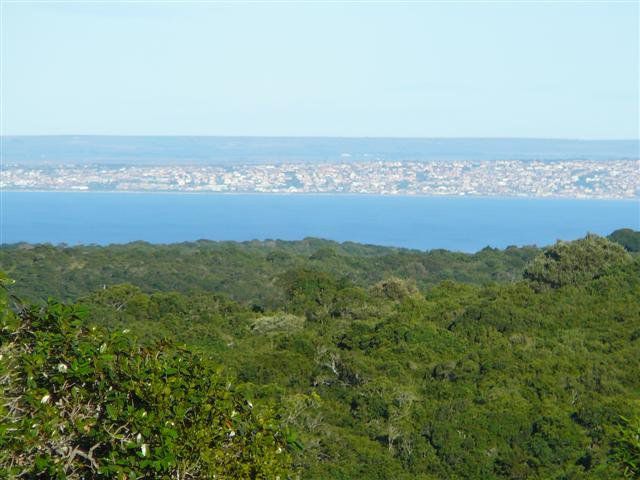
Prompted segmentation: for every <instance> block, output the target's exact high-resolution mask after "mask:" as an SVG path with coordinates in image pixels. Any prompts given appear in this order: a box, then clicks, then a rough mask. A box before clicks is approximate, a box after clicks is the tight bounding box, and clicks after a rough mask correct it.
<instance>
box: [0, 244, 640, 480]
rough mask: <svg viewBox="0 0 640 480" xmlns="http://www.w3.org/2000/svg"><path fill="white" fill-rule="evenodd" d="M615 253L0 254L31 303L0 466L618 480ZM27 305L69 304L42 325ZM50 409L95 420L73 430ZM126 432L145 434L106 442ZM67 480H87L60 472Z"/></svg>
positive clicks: (7, 314)
mask: <svg viewBox="0 0 640 480" xmlns="http://www.w3.org/2000/svg"><path fill="white" fill-rule="evenodd" d="M631 234H633V235H639V234H638V232H631ZM633 235H632V236H633ZM627 236H628V234H627V233H625V242H624V243H623V242H621V243H622V245H623V246H624V248H623V247H621V246H620V245H618V244H616V243H612V242H611V241H608V240H606V239H603V238H601V237H597V236H593V235H590V236H587V237H586V238H584V239H581V240H578V241H575V242H559V243H558V244H556V245H554V246H551V247H549V248H547V249H537V248H535V247H527V248H515V247H513V248H509V249H506V250H503V251H500V250H495V249H485V250H483V251H481V252H478V253H477V254H475V255H464V254H458V253H451V252H446V251H435V252H434V251H432V252H415V251H406V250H398V249H386V248H382V247H372V246H362V245H356V244H335V243H333V242H325V241H321V240H312V239H309V240H306V241H303V242H291V243H290V242H259V243H258V242H249V243H246V244H231V243H222V244H216V243H213V242H197V243H194V244H179V245H166V246H153V245H149V244H142V243H136V244H130V245H124V246H109V247H71V248H69V247H53V246H30V245H16V246H9V247H3V248H2V249H1V250H0V252H1V257H0V258H1V260H2V262H1V263H0V266H1V267H2V268H3V269H4V270H5V271H8V272H9V276H11V277H13V278H14V279H16V280H18V282H17V284H16V285H15V287H14V288H13V291H14V292H20V293H21V295H23V296H26V297H29V298H30V299H32V300H34V301H36V302H39V303H38V304H37V305H36V306H32V307H27V308H24V309H16V306H15V305H14V306H13V307H12V308H9V307H10V305H9V302H8V301H7V300H5V303H4V304H3V310H2V311H3V312H4V313H3V325H4V326H3V330H2V332H3V333H2V335H3V337H2V342H3V343H2V354H3V358H4V359H5V362H4V363H3V364H2V368H3V369H4V370H3V371H2V372H1V373H0V376H3V378H5V379H6V378H7V373H6V372H14V373H13V375H14V376H12V377H11V378H13V379H14V380H12V382H13V383H11V382H9V383H7V381H6V380H5V381H4V383H3V384H2V396H3V397H4V398H3V400H4V401H3V402H2V403H3V404H5V405H6V404H7V403H8V402H7V399H9V400H11V399H15V398H21V400H20V401H22V402H25V403H23V404H21V405H23V407H21V408H22V410H24V411H26V412H29V413H28V417H29V418H30V417H33V418H38V419H39V421H38V422H35V423H37V424H38V426H37V428H35V427H32V426H31V425H32V424H33V422H30V421H28V418H27V417H25V416H20V415H16V414H15V413H11V412H7V411H6V408H5V410H4V411H3V412H2V416H3V418H4V419H5V420H3V424H2V430H0V432H2V440H1V441H2V442H3V443H2V445H1V447H2V448H1V449H0V450H2V452H3V456H2V457H0V461H1V462H2V463H1V465H2V466H3V467H5V468H6V467H7V466H8V465H9V464H10V462H14V464H15V462H16V461H17V460H16V459H18V460H20V461H21V462H22V463H23V464H25V463H26V464H29V460H33V459H37V462H31V465H32V469H33V471H34V472H35V471H37V470H38V469H40V471H44V469H49V470H48V471H49V472H57V474H59V475H62V473H64V472H65V471H64V468H65V465H66V464H67V463H66V462H67V461H68V458H69V454H70V452H72V451H73V449H74V448H77V449H79V450H80V451H81V452H82V453H84V454H85V455H87V454H89V453H90V454H91V458H92V459H93V460H95V461H96V464H97V465H100V468H102V472H103V473H102V475H103V476H104V477H105V478H110V477H113V478H116V475H117V474H118V472H120V473H122V472H125V473H126V472H135V473H136V474H138V475H144V474H145V472H147V473H146V474H148V472H150V471H151V469H155V470H153V471H154V472H156V473H155V475H156V476H161V475H165V476H166V478H176V476H175V473H176V471H177V469H179V468H182V467H179V465H188V464H189V462H190V461H192V462H193V461H194V459H195V458H203V459H204V461H203V462H201V463H202V466H201V468H203V469H205V468H208V469H209V470H202V471H200V472H195V473H194V475H195V476H194V477H193V478H208V477H207V475H211V473H212V472H217V473H218V474H219V475H222V477H223V478H224V476H225V475H227V477H228V478H234V477H238V478H242V477H243V476H245V477H246V478H261V477H260V476H262V478H274V476H275V475H281V478H288V477H290V478H296V477H300V478H318V479H324V478H337V479H351V478H353V479H360V478H371V479H378V478H379V479H386V478H391V477H396V478H399V479H405V478H406V479H415V478H423V479H440V478H447V479H449V478H452V479H456V478H459V479H467V478H469V479H471V478H482V479H485V478H486V479H525V478H527V479H528V478H539V479H548V478H553V479H569V478H571V479H574V478H575V479H581V478H584V479H587V478H593V479H608V478H609V479H614V478H616V479H617V478H623V477H624V476H627V477H629V478H637V477H638V475H640V473H639V472H638V465H639V459H640V458H639V455H640V445H639V444H638V438H639V437H638V435H639V434H640V429H639V420H638V419H640V375H638V372H639V371H640V258H639V257H638V256H637V254H636V253H634V250H633V249H632V248H629V240H628V238H627ZM611 238H614V239H615V238H616V235H615V234H614V235H612V236H611ZM625 248H626V250H627V251H625ZM172 257H173V261H172V259H171V258H172ZM85 282H87V283H85ZM21 284H22V285H21ZM261 288H263V290H261ZM48 290H50V291H53V293H55V294H56V296H60V297H63V298H65V299H67V300H71V301H73V302H74V303H73V304H72V305H69V306H64V305H62V304H60V303H58V302H56V301H53V300H49V301H48V302H47V303H43V297H44V296H45V294H46V292H47V291H48ZM27 327H28V328H27ZM94 327H95V329H93V328H94ZM104 329H106V330H104ZM123 330H130V333H127V334H122V333H117V332H122V331H123ZM132 336H133V337H136V338H138V339H139V341H137V340H135V339H133V338H132ZM163 339H171V344H168V343H167V342H166V341H164V340H163ZM158 342H159V343H158ZM172 344H173V345H172ZM103 345H106V346H105V347H103ZM7 359H8V360H7ZM74 362H75V363H74ZM60 365H65V366H66V369H65V367H60ZM36 367H37V368H36ZM134 367H135V368H134ZM221 368H222V370H221ZM60 370H64V372H61V371H60ZM29 372H37V375H34V374H33V373H32V374H31V376H30V374H29ZM100 372H104V373H100ZM70 374H73V375H75V377H73V378H74V381H75V382H77V383H78V384H80V385H82V384H85V385H91V386H90V387H82V388H81V389H80V391H79V392H77V391H74V390H73V387H71V386H70V385H71V384H69V383H66V384H65V382H64V380H63V379H64V378H65V375H70ZM123 378H126V379H127V381H126V382H123V381H122V379H123ZM92 382H93V383H92ZM116 383H117V385H119V387H118V388H115V385H116ZM123 385H124V386H123ZM230 386H232V387H230ZM109 387H112V388H111V390H110V389H109ZM192 389H196V390H198V391H199V392H201V394H200V395H198V396H196V397H195V398H192V397H190V396H189V395H186V394H185V393H184V392H189V391H191V390H192ZM16 392H18V394H16ZM46 392H51V393H46ZM47 394H48V395H50V398H48V399H47V401H46V402H43V401H42V399H43V398H44V397H45V396H46V395H47ZM132 399H133V400H132ZM177 400H179V401H177ZM60 402H62V403H61V404H62V405H69V406H71V405H74V403H73V402H76V403H75V405H77V406H80V405H96V404H102V405H105V406H108V405H111V404H113V406H112V407H111V413H109V409H108V408H106V407H105V410H101V411H99V412H95V411H91V410H88V409H87V410H86V414H85V417H86V418H85V417H82V418H83V420H81V421H77V422H75V421H72V419H71V418H70V417H69V416H66V414H64V413H63V412H64V409H63V408H62V407H59V406H58V404H59V403H60ZM163 402H164V403H163ZM166 402H169V404H171V405H174V404H175V406H176V408H175V409H173V410H172V409H171V408H167V405H168V404H167V403H166ZM247 402H250V403H251V405H252V408H247V405H248V403H247ZM143 404H144V405H146V407H144V408H143V410H144V411H146V412H148V413H147V415H146V416H145V417H141V418H139V416H140V415H142V413H141V412H140V409H141V408H142V407H140V405H143ZM205 405H212V408H213V411H206V412H205V411H203V410H202V409H203V408H205V407H204V406H205ZM254 405H255V407H254ZM127 408H128V409H129V410H126V409H127ZM181 408H182V409H184V411H187V410H188V411H190V412H191V411H192V412H202V413H197V415H196V417H197V420H194V421H191V420H189V421H184V419H185V417H184V416H180V415H181V414H182V413H181V412H183V410H181ZM114 409H115V410H114ZM131 409H133V410H131ZM136 412H137V413H136ZM152 412H153V414H151V413H152ZM233 412H236V413H235V415H234V414H233ZM12 415H13V416H12ZM130 415H133V421H134V422H139V423H138V424H136V427H135V431H138V432H139V431H142V429H143V428H146V429H147V430H145V432H148V433H146V434H145V435H143V437H142V438H143V440H140V441H138V440H137V434H136V435H134V429H132V427H130V426H129V427H126V428H127V429H128V430H125V437H126V438H125V440H124V441H123V442H120V441H114V440H113V439H112V438H111V437H109V434H108V432H113V429H114V428H119V427H120V426H122V425H123V424H126V423H127V421H128V420H125V419H128V418H129V416H130ZM207 415H209V417H208V416H207ZM232 415H233V416H232ZM211 416H214V417H215V418H216V420H215V421H213V422H212V421H211V418H212V417H211ZM87 418H95V422H94V420H90V421H89V420H87ZM145 418H146V420H145ZM176 418H181V419H182V420H183V423H179V422H178V424H177V426H176V427H175V428H171V429H169V430H171V431H169V430H166V428H165V427H166V422H173V423H176ZM7 419H9V422H8V421H7ZM207 419H208V420H207ZM236 419H237V422H239V423H240V424H242V425H243V426H244V427H243V428H244V430H240V429H239V428H236V427H235V424H233V425H234V426H233V431H234V432H238V433H237V434H236V435H237V439H236V440H231V439H233V438H236V436H235V435H234V437H229V431H230V427H229V426H228V424H227V423H226V421H227V420H228V421H230V422H235V421H236ZM9 424H12V425H14V426H13V427H11V428H16V427H15V425H17V433H15V432H14V431H9V427H8V425H9ZM60 424H63V425H64V429H63V430H64V432H65V433H64V435H62V434H60V433H57V432H58V431H60V428H58V427H59V425H60ZM56 428H58V430H56ZM127 435H128V436H127ZM193 435H200V436H199V437H198V438H201V439H203V440H204V441H202V442H185V441H183V440H185V439H186V438H191V437H192V436H193ZM60 437H64V438H63V440H60ZM147 438H149V439H151V440H149V441H147ZM206 439H216V440H215V441H209V442H207V441H206ZM56 442H58V443H56ZM60 442H62V443H60ZM234 442H237V443H234ZM96 443H100V446H99V447H96V449H95V450H93V451H92V452H90V449H91V448H92V447H93V445H95V444H96ZM24 445H28V446H29V449H25V448H24ZM54 445H62V446H66V447H67V450H59V451H58V450H56V449H55V447H52V446H54ZM142 445H146V449H145V455H142V453H143V451H142ZM60 448H62V447H60ZM60 452H62V453H60ZM149 452H151V455H153V457H147V456H146V455H147V454H148V453H149ZM19 454H21V455H23V457H19ZM61 459H66V460H65V461H62V460H61ZM109 462H111V463H112V464H113V465H111V463H109ZM107 466H108V468H107ZM68 468H76V469H77V470H75V471H77V472H83V470H82V469H83V468H84V469H85V470H84V472H89V471H92V470H91V469H92V468H93V469H94V470H95V469H96V468H98V467H96V466H95V465H93V463H92V462H91V459H89V460H87V458H85V457H84V456H83V455H82V454H77V455H75V457H74V461H73V462H71V464H70V465H69V467H68ZM56 469H57V470H56ZM61 469H62V470H61ZM127 469H128V470H127ZM145 469H146V470H145ZM70 471H71V470H70ZM60 472H62V473H60ZM203 472H204V473H203ZM78 475H82V473H78ZM198 475H200V476H198ZM78 478H79V477H78ZM131 478H133V477H131ZM181 478H183V477H181Z"/></svg>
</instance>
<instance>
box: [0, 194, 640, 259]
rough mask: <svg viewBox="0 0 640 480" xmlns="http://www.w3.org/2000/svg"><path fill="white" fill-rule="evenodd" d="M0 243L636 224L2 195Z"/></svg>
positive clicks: (318, 198)
mask: <svg viewBox="0 0 640 480" xmlns="http://www.w3.org/2000/svg"><path fill="white" fill-rule="evenodd" d="M0 200H1V205H0V213H1V218H0V242H2V243H17V242H30V243H53V244H58V243H67V244H70V245H74V244H101V245H106V244H110V243H126V242H131V241H137V240H143V241H147V242H151V243H172V242H181V241H194V240H198V239H209V240H235V241H247V240H253V239H259V240H265V239H282V240H299V239H302V238H305V237H318V238H326V239H331V240H336V241H340V242H342V241H353V242H359V243H369V244H377V245H388V246H396V247H406V248H415V249H420V250H427V249H433V248H445V249H448V250H458V251H464V252H473V251H477V250H479V249H482V248H483V247H485V246H491V247H497V248H504V247H506V246H509V245H532V244H537V245H548V244H551V243H553V242H554V241H556V240H557V239H564V240H571V239H575V238H578V237H581V236H584V235H585V234H586V233H587V232H592V233H597V234H601V235H607V234H609V233H611V232H612V231H613V230H616V229H618V228H633V229H640V203H639V202H638V201H637V200H575V199H538V198H536V199H529V198H527V199H525V198H472V197H418V196H367V195H273V194H272V195H250V194H248V195H212V194H177V193H168V194H161V193H140V194H136V193H94V192H77V193H76V192H2V194H1V195H0Z"/></svg>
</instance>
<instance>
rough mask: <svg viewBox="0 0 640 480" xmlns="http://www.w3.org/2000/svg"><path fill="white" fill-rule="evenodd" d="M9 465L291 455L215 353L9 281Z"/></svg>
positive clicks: (145, 472) (5, 325) (4, 433)
mask: <svg viewBox="0 0 640 480" xmlns="http://www.w3.org/2000/svg"><path fill="white" fill-rule="evenodd" d="M0 295H1V297H0V322H1V328H2V330H1V332H0V340H1V345H0V419H1V420H0V476H2V473H4V475H6V476H10V477H13V476H28V477H32V476H36V475H37V476H43V478H44V477H46V478H70V479H74V478H87V477H91V478H120V479H128V478H141V477H145V478H180V479H188V478H215V477H218V478H220V477H221V478H278V477H280V478H286V477H287V476H288V475H289V474H290V456H289V454H288V452H287V448H286V447H287V443H286V440H285V438H284V436H283V434H282V433H281V432H280V431H279V430H278V428H277V425H276V423H275V421H274V419H273V416H272V415H271V414H270V412H268V411H264V412H262V413H258V412H256V411H255V410H254V409H253V406H252V404H251V403H250V402H249V401H247V400H246V399H244V398H242V397H241V396H239V395H238V394H237V393H235V392H234V390H233V389H232V387H231V384H230V383H229V382H228V381H227V379H226V378H225V377H223V376H222V374H221V372H220V371H219V370H217V369H216V368H215V367H214V366H213V365H212V364H210V363H209V361H208V360H207V359H205V358H203V357H201V356H199V355H197V354H195V353H192V352H191V351H189V350H187V349H182V348H176V347H173V346H171V345H169V344H167V343H158V344H155V345H153V346H152V347H148V348H143V347H141V346H139V345H138V344H137V342H136V340H134V339H133V338H131V337H130V335H128V334H127V332H126V331H124V332H118V333H109V332H107V331H103V330H100V329H97V328H91V329H86V328H84V327H83V326H82V325H83V323H84V317H85V316H86V312H85V310H84V309H83V308H82V307H80V306H78V305H63V304H61V303H57V302H55V301H49V302H48V304H47V305H46V306H44V307H40V308H36V307H22V306H20V305H19V304H18V308H17V311H14V309H10V308H9V301H8V297H7V295H6V292H5V291H4V288H3V289H2V292H1V293H0Z"/></svg>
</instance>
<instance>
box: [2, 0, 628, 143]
mask: <svg viewBox="0 0 640 480" xmlns="http://www.w3.org/2000/svg"><path fill="white" fill-rule="evenodd" d="M638 23H639V21H638V4H637V3H636V2H629V3H620V2H618V3H604V2H598V3H525V2H510V3H495V2H494V3H457V4H453V3H450V2H449V3H422V4H416V3H411V4H398V3H393V4H392V3H386V4H380V3H369V4H367V3H358V4H354V3H352V4H344V3H342V4H340V3H329V4H326V3H320V2H317V3H315V2H302V3H268V2H263V3H260V4H257V3H243V4H214V3H188V2H181V3H165V4H150V3H119V4H116V3H114V4H109V3H91V4H90V3H84V4H82V3H75V4H74V3H56V4H47V3H31V4H30V3H27V2H20V3H6V2H5V3H4V5H3V12H2V114H3V115H2V117H3V118H2V124H3V132H2V133H3V134H7V135H13V134H125V135H133V134H152V135H153V134H158V135H310V136H424V137H484V136H491V137H570V138H637V137H638V136H639V135H638V115H639V113H638V108H639V107H638V103H639V98H638V88H639V87H638V85H639V83H640V82H639V52H638V34H639V33H638V30H639V27H638Z"/></svg>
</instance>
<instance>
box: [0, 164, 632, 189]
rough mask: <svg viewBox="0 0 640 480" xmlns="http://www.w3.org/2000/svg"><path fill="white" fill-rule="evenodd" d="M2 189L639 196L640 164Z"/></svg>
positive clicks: (5, 184) (194, 172)
mask: <svg viewBox="0 0 640 480" xmlns="http://www.w3.org/2000/svg"><path fill="white" fill-rule="evenodd" d="M0 188H2V189H5V190H87V191H149V192H151V191H157V192H226V193H351V194H381V195H477V196H522V197H566V198H639V197H640V161H639V160H611V161H607V162H602V161H589V160H562V161H515V160H514V161H440V162H382V161H373V162H354V163H351V162H347V160H345V162H344V163H323V164H315V165H311V164H302V163H300V164H297V163H290V164H277V165H238V166H233V167H228V166H170V165H166V166H141V167H137V166H125V167H122V166H118V167H112V166H103V165H60V166H56V167H33V168H26V167H21V166H19V165H13V166H6V167H5V169H4V170H3V171H2V172H0Z"/></svg>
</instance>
